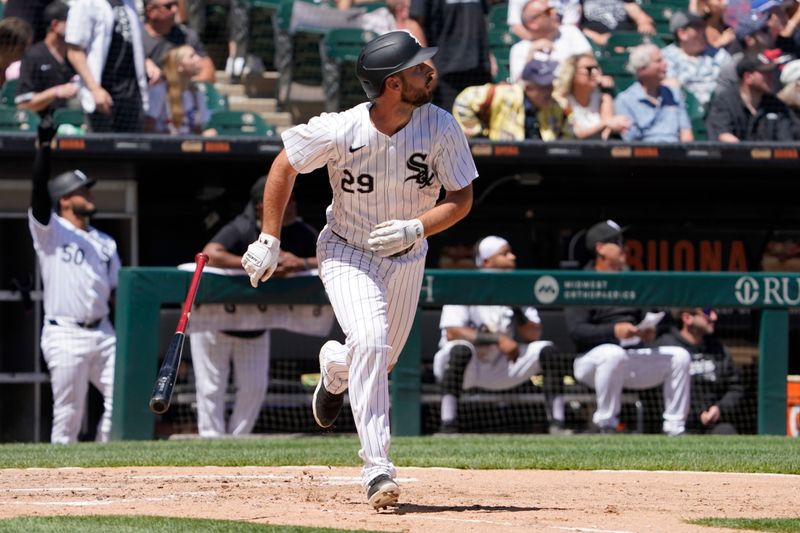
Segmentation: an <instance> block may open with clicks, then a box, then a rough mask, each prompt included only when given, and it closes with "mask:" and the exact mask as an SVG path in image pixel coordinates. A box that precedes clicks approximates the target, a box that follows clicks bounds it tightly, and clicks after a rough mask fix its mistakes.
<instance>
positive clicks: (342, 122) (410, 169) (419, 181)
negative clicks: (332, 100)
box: [282, 103, 478, 248]
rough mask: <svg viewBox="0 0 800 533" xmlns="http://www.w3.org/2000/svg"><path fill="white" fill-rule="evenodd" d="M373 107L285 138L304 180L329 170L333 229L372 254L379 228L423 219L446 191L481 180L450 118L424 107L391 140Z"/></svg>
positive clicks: (327, 118)
mask: <svg viewBox="0 0 800 533" xmlns="http://www.w3.org/2000/svg"><path fill="white" fill-rule="evenodd" d="M371 105H372V104H370V103H363V104H360V105H357V106H355V107H353V108H351V109H348V110H347V111H342V112H340V113H323V114H322V115H320V116H318V117H314V118H312V119H311V120H310V121H309V122H308V123H307V124H300V125H298V126H295V127H293V128H290V129H288V130H286V131H285V132H283V134H282V138H283V144H284V147H285V149H286V155H287V157H288V159H289V163H291V165H292V167H294V169H295V170H297V171H298V172H299V173H300V174H306V173H309V172H312V171H314V170H316V169H318V168H321V167H323V166H327V169H328V177H329V179H330V185H331V189H332V191H333V201H332V202H331V205H329V206H328V208H327V210H326V216H327V223H328V226H329V227H330V229H332V230H333V231H334V233H336V234H337V235H339V236H341V237H343V238H345V239H346V240H347V242H349V243H351V244H353V245H355V246H357V247H360V248H367V239H368V238H369V233H370V231H372V229H373V228H374V226H375V225H376V224H378V223H380V222H384V221H386V220H409V219H413V218H417V217H419V216H420V215H422V214H423V213H425V212H426V211H428V210H430V209H431V208H433V207H434V205H436V201H437V199H438V198H439V192H440V189H441V188H442V187H444V189H445V190H448V191H456V190H460V189H463V188H464V187H467V186H468V185H469V184H470V183H472V181H473V180H474V179H475V178H477V177H478V171H477V169H476V168H475V162H474V161H473V159H472V154H471V153H470V149H469V144H468V143H467V139H466V137H465V136H464V133H463V132H462V131H461V128H460V127H459V125H458V123H457V122H456V121H455V119H454V118H453V116H452V115H450V114H449V113H447V112H446V111H444V110H442V109H440V108H438V107H436V106H434V105H432V104H425V105H423V106H421V107H418V108H416V109H415V110H414V111H413V113H412V115H411V120H410V121H409V122H408V124H406V125H405V126H404V127H403V128H402V129H401V130H400V131H398V132H397V133H395V134H394V135H392V136H388V135H385V134H383V133H381V132H380V131H378V130H377V129H376V128H375V126H374V125H373V124H372V121H371V119H370V116H369V108H370V106H371Z"/></svg>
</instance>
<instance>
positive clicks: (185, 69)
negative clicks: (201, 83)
mask: <svg viewBox="0 0 800 533" xmlns="http://www.w3.org/2000/svg"><path fill="white" fill-rule="evenodd" d="M201 68H202V64H201V59H200V56H199V55H197V52H196V51H195V49H194V48H192V47H191V46H189V45H182V46H178V47H176V48H173V49H172V50H170V51H169V52H168V53H167V57H166V59H165V60H164V67H163V69H162V74H163V77H164V80H163V81H162V82H160V83H157V84H156V85H153V86H152V87H150V109H149V110H148V112H147V117H146V118H145V131H148V132H153V133H170V134H179V133H180V134H188V133H197V134H203V135H215V134H216V131H215V130H213V129H212V130H209V129H206V128H205V125H206V124H208V120H209V118H210V115H209V112H208V105H207V104H206V97H205V94H204V93H203V92H202V91H200V90H199V89H198V88H197V86H196V85H195V84H194V83H193V82H192V78H193V77H194V76H196V75H197V74H198V73H199V72H200V69H201Z"/></svg>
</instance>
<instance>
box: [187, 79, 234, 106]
mask: <svg viewBox="0 0 800 533" xmlns="http://www.w3.org/2000/svg"><path fill="white" fill-rule="evenodd" d="M195 83H196V86H197V88H198V89H199V90H200V92H201V93H203V94H204V95H205V97H206V105H207V106H208V111H209V112H211V113H213V112H214V111H218V110H227V109H228V97H227V96H225V95H224V94H220V92H219V91H218V90H217V88H216V87H214V84H213V83H210V82H207V81H199V82H195Z"/></svg>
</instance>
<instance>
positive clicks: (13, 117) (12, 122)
mask: <svg viewBox="0 0 800 533" xmlns="http://www.w3.org/2000/svg"><path fill="white" fill-rule="evenodd" d="M37 127H39V115H38V114H36V113H34V112H33V111H28V110H27V109H17V108H14V107H3V108H0V131H27V132H35V131H36V128H37Z"/></svg>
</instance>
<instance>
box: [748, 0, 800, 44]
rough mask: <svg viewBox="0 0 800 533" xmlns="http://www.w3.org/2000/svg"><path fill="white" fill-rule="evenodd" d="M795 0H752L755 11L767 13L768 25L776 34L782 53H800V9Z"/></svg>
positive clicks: (752, 8) (753, 10)
mask: <svg viewBox="0 0 800 533" xmlns="http://www.w3.org/2000/svg"><path fill="white" fill-rule="evenodd" d="M797 4H798V3H797V2H796V1H795V0H752V1H751V3H750V10H751V11H752V12H753V13H760V14H764V15H767V25H768V26H769V28H770V32H771V33H773V34H774V35H775V46H776V48H778V49H779V50H780V54H779V55H781V54H785V55H788V56H792V57H797V56H798V55H800V32H798V31H797V29H798V25H800V10H799V9H797V8H798V5H797Z"/></svg>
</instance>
